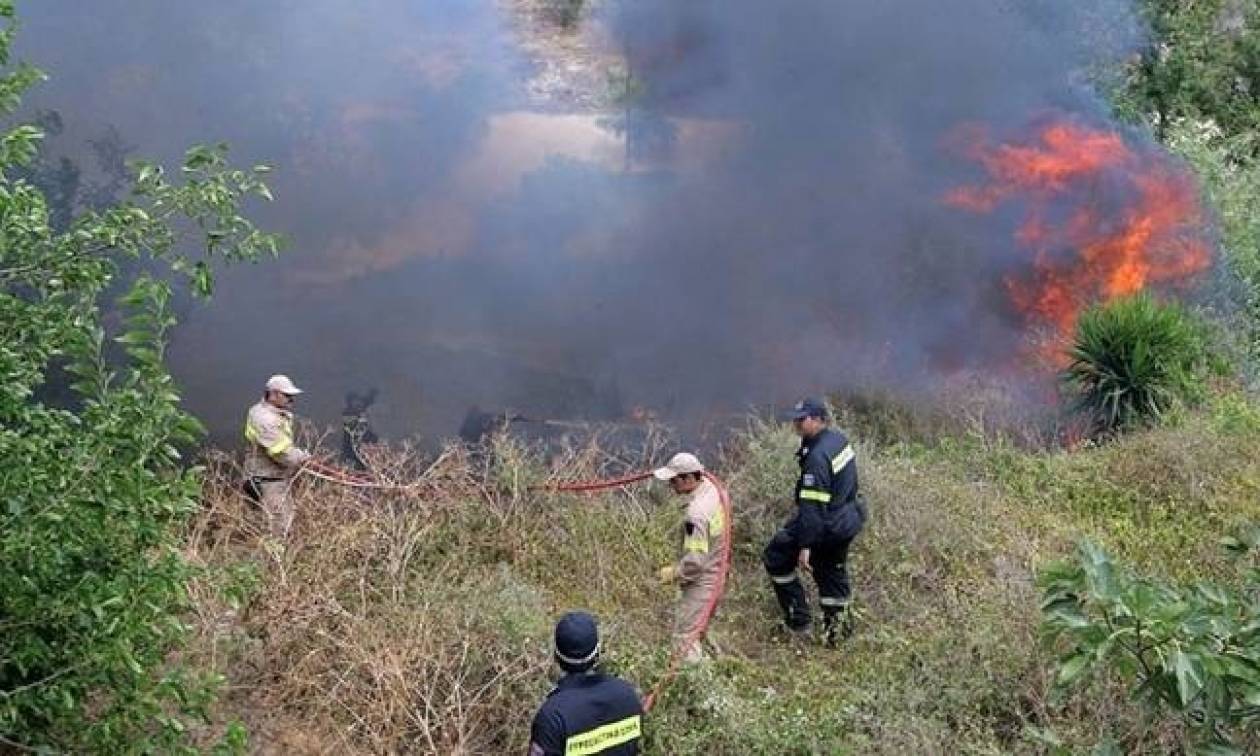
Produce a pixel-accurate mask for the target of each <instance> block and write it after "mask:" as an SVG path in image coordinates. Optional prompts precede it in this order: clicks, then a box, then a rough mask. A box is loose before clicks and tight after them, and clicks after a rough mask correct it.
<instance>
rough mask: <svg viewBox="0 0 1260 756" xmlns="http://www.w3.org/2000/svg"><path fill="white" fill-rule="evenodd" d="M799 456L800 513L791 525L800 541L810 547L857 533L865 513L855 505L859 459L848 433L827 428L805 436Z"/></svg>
mask: <svg viewBox="0 0 1260 756" xmlns="http://www.w3.org/2000/svg"><path fill="white" fill-rule="evenodd" d="M796 458H797V462H798V463H799V464H800V467H801V476H800V477H799V478H798V479H797V481H796V494H795V497H796V504H797V507H796V517H794V518H793V519H792V521H791V522H789V523H788V524H787V529H788V532H790V533H791V534H792V536H793V537H794V539H795V540H796V542H797V544H798V545H799V546H800V547H801V548H805V549H808V548H811V547H813V546H816V545H817V544H818V543H819V542H820V541H822V540H823V539H824V538H842V539H844V538H853V537H854V536H856V535H857V532H858V531H859V530H861V528H862V515H861V514H860V513H859V512H858V508H857V507H856V506H853V505H854V503H855V502H856V499H857V495H858V476H857V460H856V459H855V458H854V454H853V446H852V445H851V444H850V443H849V439H848V437H847V436H845V435H844V434H843V433H841V432H840V431H836V430H832V429H831V428H824V429H823V430H822V431H821V432H820V433H819V434H818V435H817V436H814V437H813V438H812V439H808V440H804V439H802V440H801V448H800V449H799V450H798V451H797V452H796Z"/></svg>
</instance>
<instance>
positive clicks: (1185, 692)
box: [1168, 649, 1203, 706]
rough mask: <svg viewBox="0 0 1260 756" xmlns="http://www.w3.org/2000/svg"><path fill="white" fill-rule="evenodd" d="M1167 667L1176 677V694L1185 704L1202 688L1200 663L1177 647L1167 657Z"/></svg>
mask: <svg viewBox="0 0 1260 756" xmlns="http://www.w3.org/2000/svg"><path fill="white" fill-rule="evenodd" d="M1168 667H1169V670H1170V671H1171V672H1172V674H1173V675H1174V676H1175V677H1176V679H1177V696H1178V698H1179V699H1180V700H1181V704H1182V705H1183V706H1185V705H1187V704H1189V703H1190V702H1191V701H1193V700H1194V698H1195V696H1197V695H1198V694H1199V691H1200V690H1202V689H1203V671H1202V664H1200V663H1199V661H1198V660H1197V659H1195V658H1194V657H1193V656H1191V655H1190V654H1187V653H1186V652H1184V651H1182V650H1181V649H1177V650H1176V651H1174V652H1173V654H1172V655H1171V656H1170V657H1169V659H1168Z"/></svg>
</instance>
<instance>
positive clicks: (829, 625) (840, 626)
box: [823, 606, 853, 648]
mask: <svg viewBox="0 0 1260 756" xmlns="http://www.w3.org/2000/svg"><path fill="white" fill-rule="evenodd" d="M852 637H853V611H852V610H851V609H850V608H849V607H847V606H846V607H844V608H843V609H837V610H835V611H829V612H824V613H823V640H824V642H825V643H826V644H827V647H828V648H835V647H836V646H837V645H838V644H839V643H840V641H842V640H848V639H849V638H852Z"/></svg>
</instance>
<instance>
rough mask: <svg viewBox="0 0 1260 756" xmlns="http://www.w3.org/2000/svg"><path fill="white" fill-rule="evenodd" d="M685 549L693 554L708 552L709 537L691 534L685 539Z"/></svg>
mask: <svg viewBox="0 0 1260 756" xmlns="http://www.w3.org/2000/svg"><path fill="white" fill-rule="evenodd" d="M683 550H684V551H687V552H690V553H692V554H708V553H709V539H707V538H704V537H703V536H689V537H687V538H684V539H683Z"/></svg>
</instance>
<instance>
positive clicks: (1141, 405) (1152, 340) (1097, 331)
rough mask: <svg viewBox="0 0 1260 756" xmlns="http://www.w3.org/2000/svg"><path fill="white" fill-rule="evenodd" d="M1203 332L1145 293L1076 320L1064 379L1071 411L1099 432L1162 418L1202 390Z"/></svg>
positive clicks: (1171, 306)
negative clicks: (1089, 420)
mask: <svg viewBox="0 0 1260 756" xmlns="http://www.w3.org/2000/svg"><path fill="white" fill-rule="evenodd" d="M1206 351H1207V350H1206V346H1205V338H1204V333H1203V329H1202V328H1201V327H1200V326H1199V324H1198V323H1197V322H1196V321H1195V320H1194V318H1193V317H1192V316H1191V315H1190V313H1188V312H1187V311H1186V310H1185V309H1184V308H1183V307H1181V306H1180V305H1178V304H1175V303H1165V302H1158V301H1156V300H1155V299H1153V298H1151V297H1150V296H1148V295H1146V294H1139V295H1137V296H1133V297H1127V298H1124V299H1119V300H1115V301H1113V302H1110V303H1107V304H1104V305H1098V306H1095V307H1092V308H1090V309H1089V310H1087V311H1086V312H1085V313H1083V314H1082V315H1081V319H1080V322H1079V323H1078V324H1077V327H1076V336H1075V338H1074V340H1073V343H1072V346H1071V349H1070V351H1069V354H1070V356H1071V358H1072V362H1071V364H1070V365H1069V366H1068V368H1067V371H1066V373H1065V375H1064V379H1065V382H1066V384H1067V387H1068V390H1069V392H1070V393H1071V394H1073V395H1074V396H1075V409H1077V410H1078V411H1082V412H1085V413H1087V414H1088V415H1089V416H1090V417H1091V418H1092V420H1093V422H1094V427H1095V431H1096V432H1097V433H1099V434H1106V433H1113V432H1116V431H1120V430H1123V429H1125V428H1129V427H1133V426H1135V425H1140V424H1143V423H1149V422H1153V421H1156V420H1158V419H1159V418H1161V417H1162V416H1163V415H1164V414H1165V413H1166V412H1167V411H1168V410H1169V409H1170V408H1172V407H1173V406H1175V405H1176V404H1177V403H1178V402H1181V401H1184V400H1192V399H1194V398H1195V397H1196V396H1197V395H1198V393H1199V391H1200V382H1201V377H1202V375H1203V373H1204V366H1205V363H1206Z"/></svg>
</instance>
